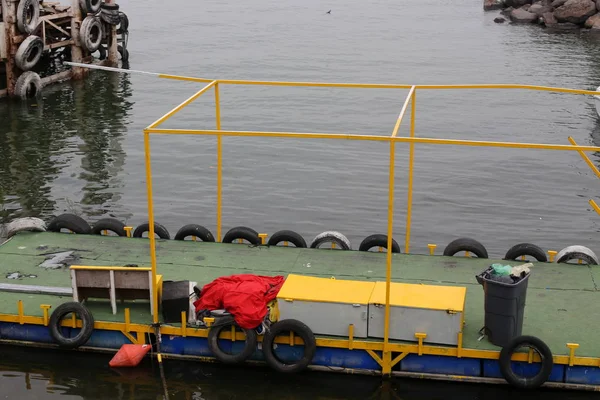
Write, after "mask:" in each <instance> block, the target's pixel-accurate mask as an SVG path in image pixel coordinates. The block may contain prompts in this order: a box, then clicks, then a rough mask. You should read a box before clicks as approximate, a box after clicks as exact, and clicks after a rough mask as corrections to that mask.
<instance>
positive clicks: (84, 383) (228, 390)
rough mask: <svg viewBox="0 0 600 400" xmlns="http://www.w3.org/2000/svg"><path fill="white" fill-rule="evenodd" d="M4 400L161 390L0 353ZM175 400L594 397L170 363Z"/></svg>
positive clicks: (25, 354)
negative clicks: (5, 399) (282, 373)
mask: <svg viewBox="0 0 600 400" xmlns="http://www.w3.org/2000/svg"><path fill="white" fill-rule="evenodd" d="M0 354H2V357H1V358H0V388H1V389H0V394H3V395H5V396H6V397H7V398H10V399H13V398H14V399H34V398H44V399H65V398H73V399H89V400H96V399H114V400H146V399H148V400H150V399H153V400H154V399H161V398H162V393H163V388H162V386H161V381H160V374H159V371H158V367H157V365H156V363H155V362H153V361H151V360H149V359H145V360H144V361H143V362H142V363H141V364H140V365H139V366H138V367H135V368H122V369H111V368H109V367H108V361H109V360H110V358H111V357H112V356H111V355H99V354H94V353H83V354H81V353H79V354H77V353H72V352H71V353H58V352H57V351H50V350H37V349H20V348H19V349H15V348H10V347H4V346H0ZM164 366H165V377H166V381H167V388H168V391H169V397H170V398H171V399H186V400H189V399H195V400H225V399H240V400H241V399H249V400H258V399H281V400H309V399H311V400H312V399H318V400H345V399H356V400H434V399H440V400H441V399H464V400H500V399H502V400H504V399H506V398H507V397H508V396H510V398H511V399H512V400H526V399H531V398H532V396H543V397H544V399H545V400H559V399H560V400H562V399H565V400H571V399H572V400H584V399H591V398H592V397H591V396H592V395H593V394H590V393H585V392H583V393H582V392H573V391H548V390H540V391H537V392H535V393H531V392H520V391H517V390H513V389H511V388H509V387H507V386H498V385H489V386H484V385H479V384H456V383H446V382H441V381H421V380H417V379H396V378H394V379H391V380H389V381H382V380H381V379H380V378H378V377H369V376H360V375H342V374H337V373H325V372H309V373H303V374H298V375H291V376H290V375H281V374H276V373H273V372H272V371H270V370H268V369H266V368H263V367H246V368H242V367H233V366H221V365H216V364H205V363H200V362H193V361H185V362H184V361H175V360H166V361H165V362H164Z"/></svg>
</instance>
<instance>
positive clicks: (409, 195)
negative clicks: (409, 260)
mask: <svg viewBox="0 0 600 400" xmlns="http://www.w3.org/2000/svg"><path fill="white" fill-rule="evenodd" d="M409 96H411V97H412V99H411V104H412V106H411V110H410V137H411V138H414V137H415V118H416V117H417V116H416V109H417V103H416V101H417V92H416V90H415V91H413V92H412V95H411V94H409ZM414 165H415V144H414V143H411V144H410V149H409V152H408V189H407V191H406V192H407V193H406V196H407V199H406V228H405V229H406V230H405V234H404V235H405V236H404V252H405V253H407V254H408V253H409V252H410V224H411V222H412V194H413V172H414Z"/></svg>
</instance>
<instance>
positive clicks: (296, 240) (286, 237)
mask: <svg viewBox="0 0 600 400" xmlns="http://www.w3.org/2000/svg"><path fill="white" fill-rule="evenodd" d="M281 242H290V243H292V244H293V245H294V246H296V247H300V248H306V247H307V246H306V241H305V240H304V238H303V237H302V236H301V235H300V234H298V233H296V232H294V231H289V230H283V231H277V232H275V233H274V234H273V235H272V236H271V237H270V238H269V241H268V242H267V244H268V245H269V246H277V245H278V244H279V243H281Z"/></svg>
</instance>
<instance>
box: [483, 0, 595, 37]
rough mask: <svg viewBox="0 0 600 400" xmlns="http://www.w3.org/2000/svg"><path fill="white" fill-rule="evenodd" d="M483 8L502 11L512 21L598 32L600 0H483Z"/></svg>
mask: <svg viewBox="0 0 600 400" xmlns="http://www.w3.org/2000/svg"><path fill="white" fill-rule="evenodd" d="M483 9H484V10H502V12H501V13H502V14H503V15H504V16H506V17H508V18H509V19H510V21H512V22H514V23H527V24H539V25H543V26H546V27H548V28H556V29H586V30H590V31H596V32H598V33H600V0H595V1H593V0H538V1H534V0H484V1H483ZM505 21H506V19H505V18H503V17H498V18H496V19H494V22H497V23H502V22H505Z"/></svg>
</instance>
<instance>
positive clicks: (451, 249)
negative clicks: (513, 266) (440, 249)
mask: <svg viewBox="0 0 600 400" xmlns="http://www.w3.org/2000/svg"><path fill="white" fill-rule="evenodd" d="M459 251H468V252H471V253H473V254H475V255H476V256H477V257H479V258H488V253H487V250H486V249H485V247H483V245H482V244H481V243H479V242H478V241H477V240H475V239H470V238H460V239H456V240H453V241H452V242H450V243H449V244H448V246H446V248H445V249H444V255H445V256H453V255H455V254H456V253H458V252H459Z"/></svg>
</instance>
